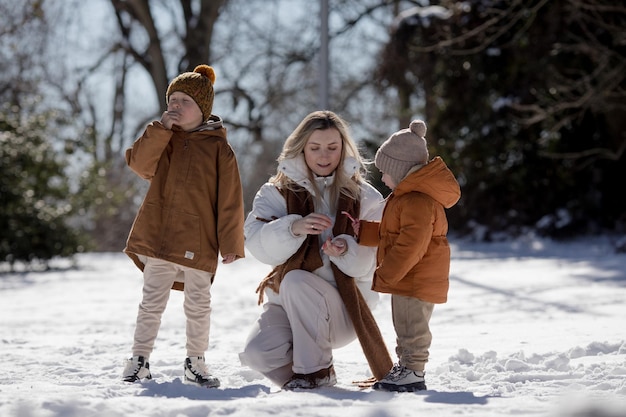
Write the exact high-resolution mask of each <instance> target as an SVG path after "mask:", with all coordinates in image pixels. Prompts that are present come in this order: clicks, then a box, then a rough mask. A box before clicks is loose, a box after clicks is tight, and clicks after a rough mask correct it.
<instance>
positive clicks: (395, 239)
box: [372, 120, 461, 392]
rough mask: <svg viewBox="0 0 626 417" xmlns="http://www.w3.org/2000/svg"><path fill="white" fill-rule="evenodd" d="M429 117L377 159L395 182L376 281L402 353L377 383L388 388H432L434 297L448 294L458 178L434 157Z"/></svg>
mask: <svg viewBox="0 0 626 417" xmlns="http://www.w3.org/2000/svg"><path fill="white" fill-rule="evenodd" d="M425 134H426V124H425V123H424V122H423V121H421V120H414V121H412V122H411V124H410V126H409V128H408V129H402V130H400V131H398V132H396V133H394V134H393V135H392V136H391V137H389V139H387V140H386V141H385V142H384V143H383V144H382V145H381V146H380V148H379V149H378V152H377V153H376V157H375V164H376V167H377V168H378V169H379V170H380V171H381V172H382V173H383V177H382V180H383V182H384V183H385V185H387V187H389V188H390V189H391V190H392V193H391V194H390V195H389V197H388V198H387V203H386V206H385V210H384V212H383V217H382V220H381V223H380V229H379V243H378V253H377V267H376V272H375V274H374V281H373V284H372V289H373V290H375V291H378V292H383V293H390V294H391V307H392V317H393V324H394V328H395V331H396V337H397V339H396V343H397V346H396V354H397V355H398V358H399V361H398V363H397V364H396V365H394V366H393V368H392V369H391V370H390V371H389V373H388V374H387V375H386V376H385V377H384V378H383V379H381V380H380V381H378V382H376V383H375V384H374V389H378V390H384V391H399V392H404V391H417V390H424V389H426V383H425V380H424V367H425V364H426V362H427V361H428V355H429V351H428V349H429V348H430V344H431V341H432V335H431V332H430V329H429V320H430V317H431V315H432V312H433V308H434V305H435V304H437V303H445V302H446V301H447V294H448V275H449V271H450V246H449V245H448V241H447V238H446V234H447V232H448V221H447V218H446V214H445V209H447V208H450V207H452V206H453V205H454V204H456V202H457V201H458V200H459V198H460V196H461V191H460V187H459V184H458V182H457V181H456V179H455V177H454V175H453V174H452V172H451V171H450V170H449V169H448V167H447V166H446V164H445V162H444V161H443V159H441V158H440V157H435V158H434V159H432V160H429V155H428V149H427V146H426V139H425V137H424V136H425Z"/></svg>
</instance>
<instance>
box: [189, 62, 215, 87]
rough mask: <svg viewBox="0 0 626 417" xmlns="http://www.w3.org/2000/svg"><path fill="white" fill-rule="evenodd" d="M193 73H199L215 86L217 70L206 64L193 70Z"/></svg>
mask: <svg viewBox="0 0 626 417" xmlns="http://www.w3.org/2000/svg"><path fill="white" fill-rule="evenodd" d="M193 72H197V73H198V74H202V75H204V76H205V77H207V78H208V79H209V81H211V84H215V70H213V67H210V66H208V65H206V64H201V65H198V66H197V67H195V68H194V69H193Z"/></svg>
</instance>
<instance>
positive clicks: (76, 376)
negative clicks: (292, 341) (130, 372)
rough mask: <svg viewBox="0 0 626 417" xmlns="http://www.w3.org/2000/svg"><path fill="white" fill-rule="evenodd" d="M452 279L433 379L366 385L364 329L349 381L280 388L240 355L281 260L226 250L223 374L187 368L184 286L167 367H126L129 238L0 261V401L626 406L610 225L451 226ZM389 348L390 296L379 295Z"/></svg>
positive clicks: (393, 411) (220, 290)
mask: <svg viewBox="0 0 626 417" xmlns="http://www.w3.org/2000/svg"><path fill="white" fill-rule="evenodd" d="M452 245H453V248H452V249H453V260H452V266H451V288H450V294H449V301H448V303H447V304H444V305H440V306H437V307H436V308H435V313H434V316H433V319H432V323H431V324H432V331H433V335H434V340H433V346H432V348H431V361H430V362H429V364H428V366H427V375H426V382H427V384H428V388H429V389H428V390H427V391H424V392H420V393H401V394H399V393H386V392H376V391H372V390H369V389H367V390H359V389H358V388H357V387H355V386H353V384H352V383H351V382H352V381H353V380H357V379H362V378H365V377H367V376H369V369H368V367H367V363H366V361H365V358H364V357H363V354H362V353H361V351H360V347H359V345H358V342H354V343H352V344H350V345H349V346H347V347H345V348H343V349H340V350H337V351H335V369H336V371H337V377H338V380H339V382H338V385H337V386H336V387H333V388H324V389H319V390H314V391H310V392H283V391H280V390H278V389H277V387H275V386H273V385H272V384H271V383H270V382H269V381H268V380H266V379H264V378H263V377H262V376H261V375H260V374H258V373H256V372H254V371H252V370H250V369H247V368H244V367H242V366H241V365H240V363H239V360H238V356H237V353H238V352H239V351H240V349H241V347H242V345H243V342H244V340H245V338H246V336H247V333H248V328H249V326H250V325H251V324H252V322H253V321H254V320H255V319H256V317H257V315H258V313H259V312H260V309H261V307H259V306H257V305H256V294H255V293H254V290H255V288H256V286H257V284H258V282H259V280H260V279H261V278H262V277H263V276H264V275H265V273H266V272H267V271H268V267H267V266H265V265H262V264H260V263H258V262H257V261H256V260H255V259H254V258H252V257H251V256H249V257H248V258H246V259H244V260H241V261H238V262H236V263H234V264H231V265H220V267H219V270H218V275H217V277H216V282H215V284H214V286H213V291H212V294H213V316H212V328H211V344H210V349H209V352H208V353H207V360H208V363H209V364H210V366H211V369H212V371H213V373H214V374H215V375H216V376H218V377H219V378H220V379H221V381H222V387H221V388H219V389H201V388H197V387H193V386H188V385H184V384H183V383H182V382H181V376H182V362H183V359H184V355H185V348H184V346H185V334H184V314H183V311H182V294H181V293H179V292H172V296H171V298H170V303H169V306H168V309H167V310H166V312H165V315H164V318H163V323H162V327H161V331H160V333H159V338H158V339H157V346H156V349H155V351H154V353H153V354H152V357H151V368H152V373H153V376H154V379H153V380H152V381H148V382H145V383H140V384H139V383H137V384H127V383H122V382H121V381H120V375H121V372H122V368H123V361H124V359H125V358H126V357H128V356H129V355H130V346H131V342H132V335H133V330H134V325H135V316H136V311H137V304H138V303H139V300H140V296H141V284H142V278H141V273H140V272H139V271H138V270H137V269H136V268H135V267H134V265H133V264H132V262H131V261H130V260H129V259H128V258H127V257H126V256H125V255H123V254H121V253H112V254H95V253H90V254H84V255H80V256H78V257H77V260H78V265H77V267H76V268H66V267H67V262H65V261H64V260H58V261H57V262H56V263H55V265H56V266H57V269H55V270H53V271H48V272H37V273H27V272H22V273H12V274H4V275H0V416H3V417H12V416H15V417H47V416H59V417H75V416H76V417H90V416H104V417H113V416H116V417H117V416H146V417H147V416H150V417H156V416H163V417H166V416H167V417H179V416H189V417H204V416H255V417H259V416H298V417H307V416H320V417H322V416H324V417H328V416H341V417H347V416H359V417H395V416H477V417H478V416H479V417H501V416H511V415H515V416H550V417H552V416H581V417H582V416H585V417H591V416H594V417H600V416H611V417H613V416H619V417H622V416H626V330H625V328H626V326H625V324H626V255H625V254H615V253H614V252H613V250H612V248H611V246H610V245H609V244H608V241H607V239H592V240H583V241H576V242H573V243H566V244H565V243H561V244H557V243H554V242H550V241H543V240H530V239H529V240H527V241H517V242H514V243H511V242H507V243H494V244H476V243H469V242H466V241H461V240H459V241H455V240H452ZM374 314H375V316H376V317H377V319H378V320H379V323H380V326H381V330H382V332H383V335H384V336H385V339H386V341H387V345H388V348H389V349H390V351H391V352H393V348H394V338H395V336H394V332H393V327H392V325H391V319H390V306H389V298H388V296H386V295H384V296H382V297H381V303H380V304H379V306H378V307H377V308H376V310H375V311H374Z"/></svg>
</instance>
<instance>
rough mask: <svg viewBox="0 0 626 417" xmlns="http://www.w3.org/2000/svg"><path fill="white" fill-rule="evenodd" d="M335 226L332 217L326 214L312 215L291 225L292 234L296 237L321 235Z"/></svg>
mask: <svg viewBox="0 0 626 417" xmlns="http://www.w3.org/2000/svg"><path fill="white" fill-rule="evenodd" d="M332 226H333V222H332V220H331V218H330V217H328V216H327V215H325V214H320V213H311V214H309V215H308V216H306V217H303V218H301V219H300V220H296V221H295V222H293V223H292V224H291V232H292V233H293V234H294V235H298V236H301V235H319V234H321V233H322V232H323V231H324V230H326V229H328V228H329V227H332Z"/></svg>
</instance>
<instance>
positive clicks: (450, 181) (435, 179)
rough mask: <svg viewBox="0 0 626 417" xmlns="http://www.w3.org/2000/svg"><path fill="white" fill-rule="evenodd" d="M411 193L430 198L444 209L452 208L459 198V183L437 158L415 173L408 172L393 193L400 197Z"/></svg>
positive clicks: (439, 158)
mask: <svg viewBox="0 0 626 417" xmlns="http://www.w3.org/2000/svg"><path fill="white" fill-rule="evenodd" d="M412 191H417V192H420V193H424V194H426V195H428V196H430V197H431V198H433V199H434V200H436V201H437V202H439V203H440V204H441V205H442V206H444V207H445V208H450V207H452V206H454V205H455V204H456V203H457V202H458V201H459V198H461V188H460V186H459V183H458V182H457V180H456V178H455V177H454V174H452V171H450V169H449V168H448V167H447V165H446V163H445V162H444V161H443V159H441V157H439V156H437V157H435V158H433V159H432V160H431V161H430V162H428V164H426V165H424V166H423V167H422V168H420V169H418V170H417V171H413V172H409V174H408V175H407V176H406V177H405V178H404V179H403V180H402V181H400V184H398V185H397V186H396V189H395V190H394V191H393V193H394V194H395V195H397V196H400V195H402V194H406V193H410V192H412Z"/></svg>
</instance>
